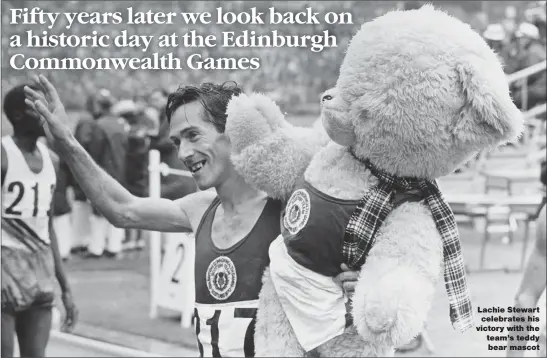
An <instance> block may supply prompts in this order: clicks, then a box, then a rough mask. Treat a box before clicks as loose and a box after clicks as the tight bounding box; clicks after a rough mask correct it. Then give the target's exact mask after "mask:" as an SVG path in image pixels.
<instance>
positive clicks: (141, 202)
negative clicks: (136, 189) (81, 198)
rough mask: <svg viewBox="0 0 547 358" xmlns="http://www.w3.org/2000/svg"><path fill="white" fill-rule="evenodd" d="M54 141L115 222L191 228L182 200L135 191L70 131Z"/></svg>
mask: <svg viewBox="0 0 547 358" xmlns="http://www.w3.org/2000/svg"><path fill="white" fill-rule="evenodd" d="M55 143H56V145H57V147H58V150H59V153H60V154H61V155H62V156H63V159H64V160H65V162H66V163H67V164H68V166H69V167H70V169H71V171H72V173H73V175H74V177H75V179H76V181H77V182H78V184H79V185H80V187H81V188H82V190H83V191H84V192H85V194H86V196H87V198H88V199H89V201H90V202H91V203H92V204H93V206H94V207H95V208H96V209H97V210H98V211H99V212H101V214H102V215H104V216H105V218H107V219H108V221H110V222H111V223H112V224H113V225H115V226H117V227H124V228H136V229H143V230H153V231H165V232H170V231H181V230H185V229H189V228H191V225H190V220H189V219H188V215H186V212H185V211H183V210H182V207H181V205H179V203H177V202H175V201H172V200H167V199H159V198H158V199H156V198H139V197H137V196H134V195H132V194H131V193H130V192H129V191H128V190H127V189H125V188H124V187H123V186H122V185H121V184H120V183H118V181H116V180H115V179H114V178H112V177H111V176H110V175H108V174H107V173H106V172H105V171H104V170H103V169H101V168H100V167H99V166H98V165H97V164H96V163H95V161H94V160H93V159H92V158H91V156H90V155H89V154H88V153H87V152H86V151H85V149H84V148H83V147H82V146H81V145H80V144H79V143H78V141H77V140H76V139H75V138H74V136H73V135H72V134H71V133H68V134H67V135H66V136H64V137H61V138H56V141H55Z"/></svg>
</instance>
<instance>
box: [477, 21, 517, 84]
mask: <svg viewBox="0 0 547 358" xmlns="http://www.w3.org/2000/svg"><path fill="white" fill-rule="evenodd" d="M482 36H483V37H484V39H485V40H486V42H487V43H488V45H489V46H490V47H491V48H492V49H493V50H494V51H496V53H497V54H498V55H499V56H500V57H501V60H502V62H503V64H504V66H505V72H506V73H511V72H513V71H514V68H515V64H514V61H513V60H512V56H511V51H510V46H509V45H508V44H507V41H508V37H507V34H506V32H505V29H504V28H503V26H502V25H501V24H490V25H488V27H486V30H485V31H484V33H483V35H482Z"/></svg>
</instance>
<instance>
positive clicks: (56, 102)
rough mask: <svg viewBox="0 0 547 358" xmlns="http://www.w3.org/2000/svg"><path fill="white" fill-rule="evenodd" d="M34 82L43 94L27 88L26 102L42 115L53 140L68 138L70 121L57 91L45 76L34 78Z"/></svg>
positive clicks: (43, 123) (45, 126) (43, 122)
mask: <svg viewBox="0 0 547 358" xmlns="http://www.w3.org/2000/svg"><path fill="white" fill-rule="evenodd" d="M32 82H33V85H34V86H35V87H36V88H37V89H39V90H40V92H42V93H40V92H38V91H37V90H34V89H32V88H30V87H28V86H25V95H26V97H27V98H26V99H25V102H26V103H27V104H28V105H29V106H30V107H32V108H34V110H36V112H38V113H39V114H40V116H41V119H42V125H44V128H45V129H46V133H47V132H48V131H49V133H48V134H50V135H51V136H53V139H56V140H57V139H60V138H63V137H66V136H67V135H68V134H70V127H69V126H68V123H69V121H68V116H67V115H66V112H65V107H64V106H63V103H62V102H61V99H60V98H59V94H58V93H57V90H56V89H55V87H54V86H53V85H52V84H51V82H49V81H48V80H47V78H46V77H45V76H43V75H39V76H33V78H32Z"/></svg>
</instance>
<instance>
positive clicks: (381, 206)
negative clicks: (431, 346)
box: [343, 160, 474, 332]
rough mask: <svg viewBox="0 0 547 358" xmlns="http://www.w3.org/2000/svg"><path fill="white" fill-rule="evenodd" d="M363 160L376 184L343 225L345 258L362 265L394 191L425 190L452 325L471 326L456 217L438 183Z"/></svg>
mask: <svg viewBox="0 0 547 358" xmlns="http://www.w3.org/2000/svg"><path fill="white" fill-rule="evenodd" d="M364 164H365V165H366V167H367V168H368V169H369V170H370V171H371V172H372V174H373V175H374V176H375V177H377V178H378V180H379V184H378V185H376V186H374V187H373V188H371V189H370V190H368V191H367V192H366V193H365V195H364V197H363V198H362V199H361V201H360V203H359V204H358V205H357V208H356V209H355V211H354V212H353V215H352V216H351V219H350V221H349V224H348V226H347V227H346V232H345V236H344V244H343V255H344V259H345V262H346V263H347V264H348V265H349V266H350V267H353V268H359V267H361V266H362V265H363V264H364V263H365V260H366V257H367V255H368V253H369V251H370V249H371V248H372V246H373V245H374V240H375V236H376V234H377V233H378V230H379V229H380V227H381V226H382V223H383V222H384V220H385V218H386V217H387V216H388V215H389V213H390V212H391V210H392V209H393V204H392V203H393V198H394V196H395V192H396V191H399V192H400V191H409V190H415V189H419V190H420V191H421V192H422V193H424V194H425V201H426V203H427V204H428V205H429V209H430V210H431V212H432V214H433V218H434V220H435V224H436V226H437V230H438V231H439V233H440V234H441V237H442V241H443V256H444V264H445V266H444V281H445V286H446V291H447V293H448V301H449V304H450V319H451V321H452V325H453V327H454V328H455V329H459V330H460V331H462V332H464V331H465V330H467V329H469V328H471V327H473V325H474V323H473V313H472V308H471V299H470V297H469V290H468V287H467V280H466V277H465V267H464V262H463V256H462V252H461V247H460V241H459V235H458V229H457V226H456V220H455V218H454V213H453V212H452V210H451V209H450V207H449V206H448V204H447V203H446V202H445V201H444V198H443V196H442V194H441V192H440V191H439V188H438V186H437V183H436V182H434V181H433V182H431V181H427V180H418V179H413V178H398V177H395V176H392V175H389V174H387V173H385V172H383V171H380V170H378V169H377V168H375V167H374V166H373V165H372V164H371V163H370V161H368V160H367V161H365V162H364Z"/></svg>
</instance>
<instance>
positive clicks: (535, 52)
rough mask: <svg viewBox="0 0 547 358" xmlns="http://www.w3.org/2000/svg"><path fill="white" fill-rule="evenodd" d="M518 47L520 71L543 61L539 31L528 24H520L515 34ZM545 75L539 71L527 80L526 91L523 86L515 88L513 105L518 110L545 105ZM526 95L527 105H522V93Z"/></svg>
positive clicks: (546, 83)
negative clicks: (524, 92)
mask: <svg viewBox="0 0 547 358" xmlns="http://www.w3.org/2000/svg"><path fill="white" fill-rule="evenodd" d="M515 35H516V38H517V46H518V54H519V55H518V68H517V70H522V69H525V68H528V67H530V66H533V65H535V64H537V63H540V62H542V61H545V58H546V55H545V46H543V44H542V42H541V39H540V36H539V30H538V28H537V27H536V26H534V25H532V24H530V23H526V22H525V23H522V24H521V25H520V26H519V28H518V30H517V31H516V33H515ZM546 79H547V78H546V73H545V71H541V72H539V73H537V74H534V75H531V76H529V77H528V78H527V85H528V86H527V87H528V88H527V89H526V88H525V87H523V86H520V87H518V88H517V90H516V91H515V93H514V97H513V98H514V100H515V103H516V104H517V105H518V106H519V108H521V109H523V110H525V109H529V108H533V107H534V106H536V105H538V104H541V103H545V99H546V86H547V81H546ZM526 90H527V93H528V100H527V103H522V92H523V91H526Z"/></svg>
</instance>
